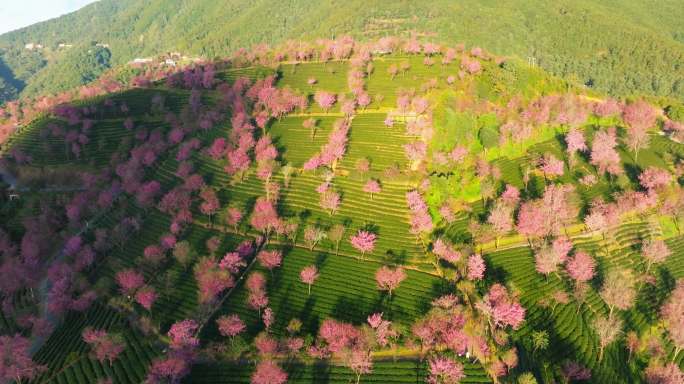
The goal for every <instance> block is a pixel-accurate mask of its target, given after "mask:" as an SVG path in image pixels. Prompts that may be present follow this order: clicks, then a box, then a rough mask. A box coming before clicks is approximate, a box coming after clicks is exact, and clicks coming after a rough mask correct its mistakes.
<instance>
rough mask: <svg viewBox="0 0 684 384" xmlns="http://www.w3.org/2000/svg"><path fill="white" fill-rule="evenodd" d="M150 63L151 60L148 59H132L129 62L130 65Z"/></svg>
mask: <svg viewBox="0 0 684 384" xmlns="http://www.w3.org/2000/svg"><path fill="white" fill-rule="evenodd" d="M151 62H152V59H151V58H149V57H136V58H135V59H133V61H131V63H132V64H147V63H151Z"/></svg>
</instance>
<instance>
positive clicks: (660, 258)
mask: <svg viewBox="0 0 684 384" xmlns="http://www.w3.org/2000/svg"><path fill="white" fill-rule="evenodd" d="M641 253H642V254H643V256H644V259H646V273H648V272H649V270H650V269H651V266H652V265H653V264H660V263H662V262H664V261H665V260H666V259H667V258H668V257H670V255H671V254H672V251H670V248H668V246H667V244H665V242H664V241H663V240H647V241H644V242H643V243H642V245H641Z"/></svg>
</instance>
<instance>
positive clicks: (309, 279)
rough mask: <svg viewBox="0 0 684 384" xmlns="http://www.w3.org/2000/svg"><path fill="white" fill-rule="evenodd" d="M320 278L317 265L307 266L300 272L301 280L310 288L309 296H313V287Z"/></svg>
mask: <svg viewBox="0 0 684 384" xmlns="http://www.w3.org/2000/svg"><path fill="white" fill-rule="evenodd" d="M318 276H319V275H318V268H316V266H315V265H309V266H306V267H304V269H302V270H301V271H300V272H299V279H300V280H301V281H302V283H304V284H306V285H307V286H308V288H309V295H310V294H311V286H312V285H313V283H314V282H316V279H318Z"/></svg>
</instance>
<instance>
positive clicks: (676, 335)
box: [660, 279, 684, 361]
mask: <svg viewBox="0 0 684 384" xmlns="http://www.w3.org/2000/svg"><path fill="white" fill-rule="evenodd" d="M660 312H661V314H662V319H663V322H664V323H665V329H667V333H668V335H669V336H670V339H671V340H672V343H673V344H674V346H675V350H674V354H673V356H672V361H676V359H677V355H679V352H680V351H681V350H682V348H684V280H681V279H680V280H678V281H677V286H676V287H675V289H674V290H673V291H672V294H670V297H669V298H668V299H667V301H666V302H665V304H664V305H663V307H662V308H661V310H660Z"/></svg>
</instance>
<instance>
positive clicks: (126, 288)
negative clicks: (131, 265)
mask: <svg viewBox="0 0 684 384" xmlns="http://www.w3.org/2000/svg"><path fill="white" fill-rule="evenodd" d="M116 282H117V283H118V284H119V287H120V288H121V292H122V293H123V294H125V295H131V294H132V293H133V292H134V291H135V290H136V289H138V288H140V287H142V285H143V284H144V283H145V280H144V278H143V275H142V274H140V273H139V272H136V271H135V270H133V269H124V270H123V271H119V272H117V274H116Z"/></svg>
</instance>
